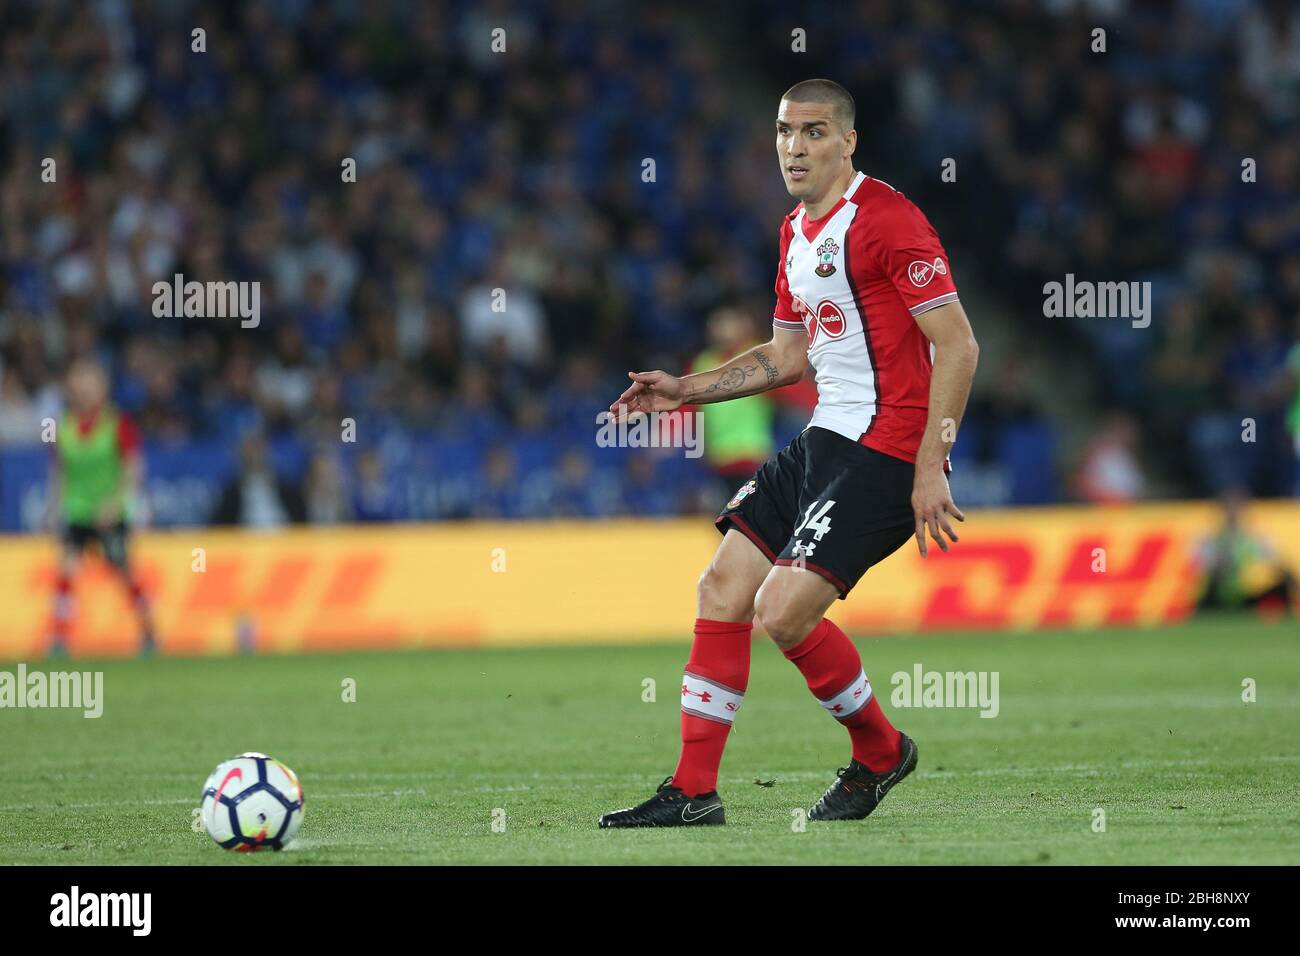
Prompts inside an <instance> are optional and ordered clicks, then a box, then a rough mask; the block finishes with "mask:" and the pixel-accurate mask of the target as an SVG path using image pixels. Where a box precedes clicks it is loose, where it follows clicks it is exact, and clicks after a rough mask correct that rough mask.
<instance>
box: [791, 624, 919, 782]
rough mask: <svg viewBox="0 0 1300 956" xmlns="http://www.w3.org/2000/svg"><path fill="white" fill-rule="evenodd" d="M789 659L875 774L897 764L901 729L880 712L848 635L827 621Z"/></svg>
mask: <svg viewBox="0 0 1300 956" xmlns="http://www.w3.org/2000/svg"><path fill="white" fill-rule="evenodd" d="M785 656H786V657H788V658H789V659H790V660H791V662H793V664H794V666H795V667H797V668H799V671H800V673H802V674H803V676H804V680H806V681H807V682H808V689H809V690H811V691H812V692H813V696H814V697H816V698H817V700H818V701H819V702H820V703H821V705H822V706H823V707H825V708H826V709H827V710H828V711H830V713H831V716H832V717H834V718H835V719H836V720H838V721H839V722H840V723H842V724H843V725H844V726H845V727H847V728H848V730H849V737H851V738H852V739H853V757H854V759H855V760H857V761H858V763H861V764H865V765H866V766H867V768H868V769H869V770H871V771H872V773H881V772H882V771H885V770H889V769H891V768H893V766H894V765H895V764H897V763H898V757H899V741H900V738H899V735H898V731H897V730H895V729H894V725H893V724H891V723H890V722H889V718H888V717H886V716H885V712H884V711H883V710H881V709H880V704H879V703H877V701H876V697H875V695H874V694H873V693H872V692H871V682H870V681H868V680H867V675H866V672H865V671H863V669H862V658H860V657H859V656H858V649H857V648H856V647H854V646H853V642H852V641H850V640H849V639H848V636H847V635H845V633H844V632H843V631H841V630H840V629H839V628H838V627H836V626H835V624H834V623H832V622H831V621H828V620H827V619H826V618H822V620H821V623H820V624H818V625H817V626H816V627H814V628H813V629H812V630H811V631H809V632H808V636H807V637H805V638H804V639H803V640H802V641H800V642H799V643H798V644H796V645H795V646H794V647H792V648H790V649H789V650H788V651H786V652H785Z"/></svg>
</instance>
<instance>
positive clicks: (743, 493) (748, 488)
mask: <svg viewBox="0 0 1300 956" xmlns="http://www.w3.org/2000/svg"><path fill="white" fill-rule="evenodd" d="M757 488H758V482H756V481H755V480H754V479H753V478H751V479H749V481H747V482H745V483H744V484H743V485H741V486H740V490H739V491H737V492H736V496H735V497H734V498H732V499H731V500H730V501H728V502H727V507H728V508H736V507H739V506H740V503H741V502H742V501H744V500H745V499H746V498H747V497H748V496H749V495H750V494H752V493H753V492H754V491H755V490H756V489H757Z"/></svg>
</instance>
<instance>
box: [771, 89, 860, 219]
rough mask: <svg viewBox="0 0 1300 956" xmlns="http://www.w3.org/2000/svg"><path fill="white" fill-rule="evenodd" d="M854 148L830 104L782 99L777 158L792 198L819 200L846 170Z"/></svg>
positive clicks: (777, 119) (777, 115)
mask: <svg viewBox="0 0 1300 956" xmlns="http://www.w3.org/2000/svg"><path fill="white" fill-rule="evenodd" d="M852 153H853V147H852V144H851V142H850V141H849V139H848V138H847V137H846V135H845V131H844V130H843V129H842V128H841V127H840V123H839V120H838V119H837V118H836V116H835V109H834V108H833V107H832V106H830V105H829V104H827V103H792V102H790V101H789V100H782V101H781V106H780V108H779V109H778V110H777V114H776V155H777V159H778V160H779V161H780V163H781V177H782V178H783V179H784V180H785V188H786V189H787V190H788V191H789V193H790V195H791V196H794V197H795V198H796V199H802V200H805V201H809V200H812V201H816V200H818V199H820V198H821V197H822V196H823V195H824V194H825V192H826V190H827V189H828V188H830V186H831V184H832V183H834V182H835V179H836V177H837V176H838V175H839V174H840V172H841V171H842V170H843V169H844V162H845V161H846V160H847V159H848V157H849V156H851V155H852Z"/></svg>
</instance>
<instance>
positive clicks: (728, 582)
mask: <svg viewBox="0 0 1300 956" xmlns="http://www.w3.org/2000/svg"><path fill="white" fill-rule="evenodd" d="M696 593H697V595H698V613H699V616H700V617H702V618H704V619H705V620H708V621H752V620H753V619H754V595H753V592H752V591H750V590H749V588H747V587H746V586H745V582H744V581H743V580H742V579H741V578H740V576H739V575H736V574H733V573H731V572H729V571H727V569H726V568H725V567H720V566H719V565H718V564H717V562H713V563H710V564H709V566H708V567H707V568H705V569H704V573H703V574H701V575H700V580H699V584H698V586H697V588H696Z"/></svg>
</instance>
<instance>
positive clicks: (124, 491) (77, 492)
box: [50, 360, 154, 655]
mask: <svg viewBox="0 0 1300 956" xmlns="http://www.w3.org/2000/svg"><path fill="white" fill-rule="evenodd" d="M67 397H68V408H67V411H66V413H65V414H64V415H63V417H62V418H61V419H60V421H59V422H58V425H57V428H56V430H55V433H54V439H55V440H54V458H53V461H52V464H51V481H50V488H51V496H50V514H51V515H52V516H54V519H55V524H56V527H57V528H58V532H59V537H60V542H61V548H60V556H59V569H58V580H57V582H56V585H55V598H54V633H53V636H52V640H51V648H50V651H51V653H52V654H55V655H61V654H64V653H66V652H67V643H68V630H69V627H70V625H71V619H72V579H73V575H74V574H75V573H76V570H77V566H78V564H79V563H80V559H81V555H82V553H83V552H84V551H85V550H86V548H87V547H88V546H89V545H92V544H93V545H94V546H95V547H96V548H98V550H99V552H100V553H101V554H102V555H103V557H104V559H105V560H106V561H107V562H108V563H109V564H110V565H112V566H113V568H114V570H116V571H117V574H118V577H119V579H120V580H121V582H122V585H123V586H124V587H125V588H126V591H127V595H128V597H129V598H130V601H131V605H132V607H133V608H134V609H135V613H136V618H137V619H138V621H139V625H140V639H141V652H142V653H145V654H148V653H150V652H152V651H153V649H154V631H153V621H152V619H151V616H150V612H149V602H148V599H147V598H146V597H145V594H144V591H143V590H142V589H141V588H140V583H139V581H137V580H136V578H135V577H134V575H133V574H132V573H131V567H130V563H129V562H128V560H127V522H128V520H129V518H130V502H131V499H132V498H134V497H135V494H136V491H137V489H138V488H139V484H140V476H141V465H140V439H139V433H138V432H137V431H136V428H135V426H134V425H133V424H132V422H131V420H130V419H129V418H128V417H127V416H126V415H125V414H123V413H122V412H120V411H118V410H117V409H115V408H114V407H113V406H112V404H111V403H110V402H109V400H108V378H107V376H106V375H105V373H104V371H103V370H102V369H101V368H100V367H99V366H98V365H95V364H94V363H92V362H89V361H85V360H82V361H78V362H76V363H74V364H73V365H72V366H71V368H69V369H68V374H67Z"/></svg>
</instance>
